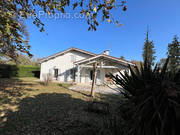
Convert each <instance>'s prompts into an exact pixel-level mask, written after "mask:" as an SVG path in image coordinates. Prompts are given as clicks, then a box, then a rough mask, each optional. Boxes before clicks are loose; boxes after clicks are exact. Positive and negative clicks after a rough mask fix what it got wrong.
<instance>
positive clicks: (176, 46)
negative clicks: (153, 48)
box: [167, 36, 180, 72]
mask: <svg viewBox="0 0 180 135" xmlns="http://www.w3.org/2000/svg"><path fill="white" fill-rule="evenodd" d="M167 55H168V57H169V65H168V67H169V70H171V71H172V72H175V71H176V70H177V68H179V66H180V42H179V41H178V37H177V36H174V39H173V41H172V43H170V44H169V45H168V52H167Z"/></svg>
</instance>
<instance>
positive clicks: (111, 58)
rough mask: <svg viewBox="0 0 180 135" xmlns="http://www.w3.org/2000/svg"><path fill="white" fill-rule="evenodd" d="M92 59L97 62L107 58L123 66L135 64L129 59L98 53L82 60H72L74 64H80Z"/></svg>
mask: <svg viewBox="0 0 180 135" xmlns="http://www.w3.org/2000/svg"><path fill="white" fill-rule="evenodd" d="M93 60H94V61H99V62H101V61H104V60H109V61H112V62H115V63H118V64H121V65H123V66H128V65H131V66H135V64H133V63H131V62H129V61H126V60H121V59H119V58H117V57H113V56H109V55H105V54H99V55H96V56H94V57H91V58H88V59H83V60H80V61H76V62H74V64H76V65H80V64H83V63H87V62H91V61H93Z"/></svg>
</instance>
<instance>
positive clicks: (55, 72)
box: [54, 69, 58, 78]
mask: <svg viewBox="0 0 180 135" xmlns="http://www.w3.org/2000/svg"><path fill="white" fill-rule="evenodd" d="M54 77H55V78H57V77H58V69H54Z"/></svg>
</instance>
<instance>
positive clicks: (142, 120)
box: [112, 59, 180, 135]
mask: <svg viewBox="0 0 180 135" xmlns="http://www.w3.org/2000/svg"><path fill="white" fill-rule="evenodd" d="M167 64H168V59H167V61H166V63H165V64H164V66H163V68H162V69H160V68H159V67H158V66H155V68H154V69H152V67H151V65H149V64H148V63H147V62H146V61H145V62H144V65H143V66H142V65H141V69H138V68H137V67H135V69H133V68H131V67H130V71H131V75H129V74H128V73H125V74H124V75H123V74H122V73H120V74H121V75H116V76H113V75H112V77H113V80H114V81H115V82H116V84H117V85H121V86H122V87H123V89H124V90H123V92H122V94H123V95H124V96H125V98H126V99H127V102H128V103H129V104H131V106H132V108H130V109H129V110H126V111H125V112H124V113H129V112H131V115H132V116H130V117H129V120H127V122H128V121H131V124H130V125H129V127H130V128H131V130H130V131H132V135H179V131H178V130H179V127H178V124H180V123H179V114H180V112H179V111H178V110H179V108H180V70H179V71H178V72H176V73H172V72H168V71H167ZM122 117H123V115H122ZM128 124H129V123H128Z"/></svg>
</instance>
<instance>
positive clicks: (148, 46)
mask: <svg viewBox="0 0 180 135" xmlns="http://www.w3.org/2000/svg"><path fill="white" fill-rule="evenodd" d="M154 54H155V50H154V43H153V41H149V31H147V33H146V39H145V43H144V47H143V54H142V56H143V60H144V61H145V59H146V58H147V61H148V63H150V64H151V65H154V60H155V58H156V57H155V56H154Z"/></svg>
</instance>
